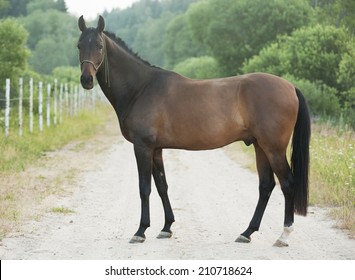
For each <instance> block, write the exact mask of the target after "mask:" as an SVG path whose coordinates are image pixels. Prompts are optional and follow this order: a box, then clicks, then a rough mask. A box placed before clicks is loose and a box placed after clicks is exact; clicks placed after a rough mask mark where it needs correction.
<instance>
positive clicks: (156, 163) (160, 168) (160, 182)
mask: <svg viewBox="0 0 355 280" xmlns="http://www.w3.org/2000/svg"><path fill="white" fill-rule="evenodd" d="M153 177H154V181H155V185H156V187H157V189H158V193H159V196H160V198H161V200H162V202H163V207H164V214H165V224H164V228H163V229H162V231H161V232H160V234H159V235H158V236H157V238H170V237H171V236H172V231H171V230H170V227H171V225H172V223H173V222H174V221H175V220H174V214H173V210H172V209H171V205H170V201H169V197H168V184H167V182H166V178H165V171H164V163H163V155H162V149H158V150H155V152H154V156H153Z"/></svg>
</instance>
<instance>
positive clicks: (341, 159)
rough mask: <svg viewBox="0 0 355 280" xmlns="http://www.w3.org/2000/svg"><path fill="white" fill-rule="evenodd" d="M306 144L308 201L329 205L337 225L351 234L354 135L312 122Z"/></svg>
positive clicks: (354, 223) (354, 227)
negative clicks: (308, 159) (307, 144)
mask: <svg viewBox="0 0 355 280" xmlns="http://www.w3.org/2000/svg"><path fill="white" fill-rule="evenodd" d="M312 133H313V134H312V140H311V146H310V154H311V169H310V203H311V204H314V205H319V206H327V207H332V208H333V211H332V214H333V216H334V217H335V218H336V219H337V221H338V226H339V227H340V228H343V229H348V230H349V231H350V235H351V236H355V176H354V171H355V150H354V149H355V141H354V140H355V135H354V132H353V131H352V130H348V131H338V130H337V129H335V128H331V127H329V126H327V125H314V126H313V130H312Z"/></svg>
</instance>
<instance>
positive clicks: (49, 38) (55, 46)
mask: <svg viewBox="0 0 355 280" xmlns="http://www.w3.org/2000/svg"><path fill="white" fill-rule="evenodd" d="M21 21H22V22H23V24H24V26H26V28H27V30H28V31H29V33H30V35H29V38H28V42H27V43H28V46H29V48H30V49H31V50H32V57H31V59H30V64H31V65H32V66H33V68H34V70H36V71H38V72H39V73H41V74H47V75H49V74H51V73H52V70H53V69H54V68H55V67H58V66H63V65H66V66H76V65H77V64H78V56H77V55H78V54H77V49H76V47H75V45H76V42H77V40H78V28H77V19H76V18H75V17H73V16H71V15H68V14H66V13H63V12H60V11H58V10H48V11H46V12H43V11H41V10H35V11H34V12H33V13H31V14H29V15H28V16H27V17H25V18H23V19H21Z"/></svg>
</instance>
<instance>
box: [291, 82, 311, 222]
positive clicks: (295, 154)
mask: <svg viewBox="0 0 355 280" xmlns="http://www.w3.org/2000/svg"><path fill="white" fill-rule="evenodd" d="M296 94H297V97H298V101H299V105H298V115H297V121H296V125H295V128H294V131H293V137H292V155H291V170H292V173H293V177H294V187H295V200H294V201H295V213H297V214H300V215H303V216H306V215H307V207H308V173H309V142H310V138H311V121H310V116H309V111H308V107H307V103H306V100H305V98H304V96H303V94H302V93H301V91H300V90H299V89H298V88H296Z"/></svg>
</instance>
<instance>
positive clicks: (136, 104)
mask: <svg viewBox="0 0 355 280" xmlns="http://www.w3.org/2000/svg"><path fill="white" fill-rule="evenodd" d="M78 25H79V29H80V31H81V35H80V38H79V41H78V48H79V59H80V64H81V84H82V86H83V88H85V89H92V88H93V86H94V79H95V77H96V79H97V81H98V83H99V85H100V87H101V89H102V91H103V93H104V94H105V95H106V97H107V99H108V100H109V102H110V103H111V105H112V106H113V108H114V110H115V112H116V114H117V117H118V121H119V125H120V128H121V132H122V135H123V136H124V137H125V139H126V140H128V141H129V142H131V143H132V144H133V146H134V153H135V157H136V161H137V166H138V174H139V194H140V199H141V219H140V224H139V228H138V231H137V232H136V233H135V234H134V236H133V238H132V239H131V240H130V242H131V243H140V242H143V241H144V240H145V231H146V229H147V228H148V227H149V226H150V214H149V195H150V193H151V178H152V175H153V178H154V181H155V185H156V187H157V190H158V193H159V195H160V197H161V200H162V203H163V207H164V214H165V224H164V227H163V229H162V231H161V232H160V234H159V235H158V238H170V237H171V236H172V231H171V225H172V223H173V222H174V221H175V220H174V214H173V211H172V208H171V205H170V201H169V197H168V192H167V190H168V185H167V181H166V176H165V171H164V164H163V153H162V151H163V149H167V148H168V149H185V150H208V149H215V148H220V147H223V146H225V145H228V144H230V143H233V142H235V141H244V142H245V144H246V145H251V144H253V146H254V149H255V153H256V165H257V171H258V175H259V200H258V202H257V206H256V210H255V213H254V215H253V217H252V219H251V222H250V224H249V226H248V227H247V229H246V230H245V231H244V232H243V233H242V234H241V235H240V236H239V237H238V238H237V239H236V242H245V243H247V242H250V240H251V235H252V234H253V233H254V232H255V231H258V230H259V226H260V223H261V219H262V216H263V214H264V210H265V208H266V206H267V203H268V200H269V197H270V195H271V192H272V190H273V189H274V186H275V179H274V174H276V176H277V178H278V180H279V182H280V185H281V190H282V192H283V195H284V197H285V212H284V230H283V232H282V234H281V236H280V238H278V239H277V241H276V243H275V245H276V246H288V236H289V234H290V233H291V232H292V230H293V222H294V213H296V214H300V215H306V213H307V206H308V169H309V142H310V116H309V112H308V108H307V104H306V101H305V98H304V97H303V95H302V93H301V92H300V90H299V89H297V88H295V86H294V85H292V84H291V83H290V82H288V81H286V80H284V79H282V78H280V77H277V76H273V75H270V74H266V73H251V74H245V75H241V76H235V77H229V78H220V79H209V80H192V79H189V78H186V77H183V76H181V75H179V74H177V73H174V72H171V71H167V70H164V69H161V68H158V67H154V66H151V65H150V64H149V63H148V62H146V61H144V60H143V59H141V58H140V57H139V56H138V55H137V54H134V53H133V52H132V51H131V50H130V49H129V48H128V47H127V45H126V44H125V43H124V41H123V40H121V39H119V38H117V37H116V36H115V35H114V34H112V33H109V32H107V31H104V28H105V21H104V19H103V18H102V17H101V16H100V17H99V20H98V23H97V27H96V28H94V27H91V28H88V27H87V26H86V23H85V20H84V18H83V16H81V17H80V18H79V20H78ZM292 134H293V137H292V147H293V149H292V155H291V159H290V160H291V166H290V165H289V164H288V162H287V158H286V149H287V146H288V144H289V141H290V139H291V135H292Z"/></svg>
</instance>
